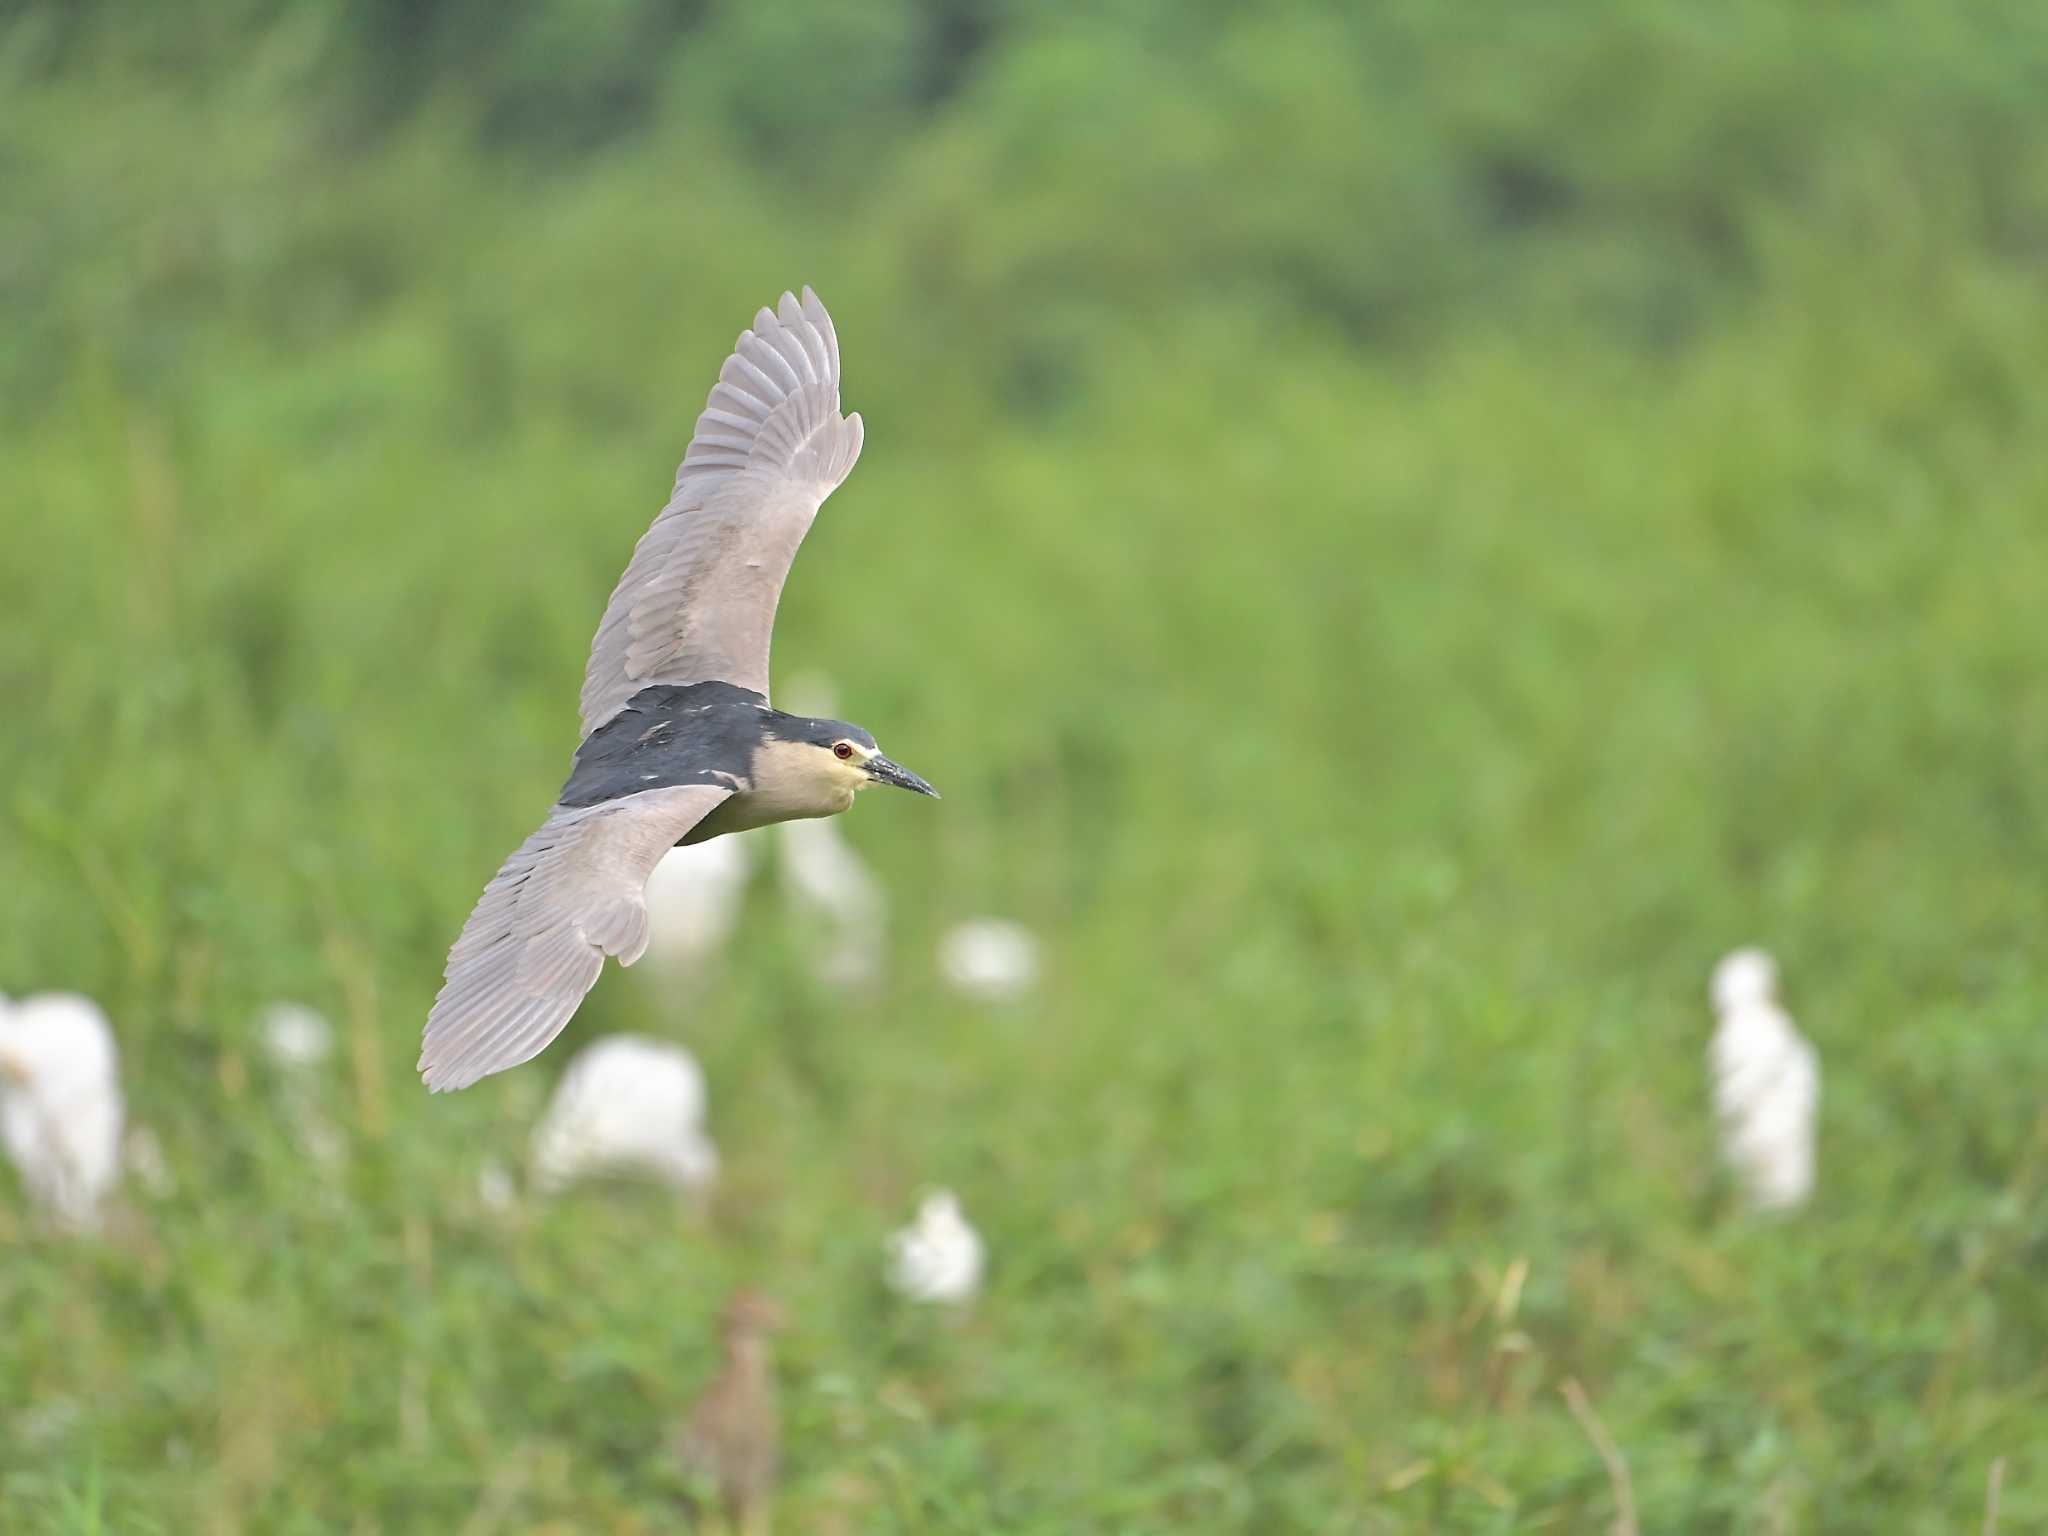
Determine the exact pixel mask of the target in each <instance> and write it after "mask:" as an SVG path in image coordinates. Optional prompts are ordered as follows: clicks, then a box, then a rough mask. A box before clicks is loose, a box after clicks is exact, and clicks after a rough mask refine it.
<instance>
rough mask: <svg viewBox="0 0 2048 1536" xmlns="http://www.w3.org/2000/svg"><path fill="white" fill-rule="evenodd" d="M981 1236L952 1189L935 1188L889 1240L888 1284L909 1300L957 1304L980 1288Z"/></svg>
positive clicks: (971, 1297) (970, 1297)
mask: <svg viewBox="0 0 2048 1536" xmlns="http://www.w3.org/2000/svg"><path fill="white" fill-rule="evenodd" d="M983 1258H984V1254H983V1250H982V1243H981V1234H980V1233H979V1232H977V1231H975V1230H974V1228H973V1227H972V1226H970V1225H969V1224H968V1221H967V1217H966V1215H965V1214H964V1213H963V1212H962V1211H961V1209H960V1201H959V1199H958V1197H956V1196H955V1195H954V1193H953V1192H952V1191H951V1190H950V1189H937V1190H933V1191H932V1192H931V1193H930V1194H928V1195H926V1196H925V1197H924V1199H923V1200H922V1201H920V1202H919V1204H918V1207H917V1219H916V1220H915V1221H913V1222H912V1223H911V1224H910V1225H909V1226H907V1227H905V1228H904V1229H903V1230H902V1231H900V1232H897V1233H895V1234H893V1235H892V1236H891V1237H890V1239H889V1284H890V1286H891V1287H892V1288H893V1289H894V1290H895V1291H897V1292H898V1293H899V1294H900V1295H903V1296H906V1297H908V1298H909V1299H910V1300H912V1301H922V1302H942V1303H951V1304H955V1305H957V1304H959V1303H962V1302H966V1301H970V1300H972V1299H973V1297H974V1294H975V1292H977V1291H978V1290H980V1289H981V1270H982V1263H983Z"/></svg>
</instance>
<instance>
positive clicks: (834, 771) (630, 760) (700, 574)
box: [419, 288, 938, 1091]
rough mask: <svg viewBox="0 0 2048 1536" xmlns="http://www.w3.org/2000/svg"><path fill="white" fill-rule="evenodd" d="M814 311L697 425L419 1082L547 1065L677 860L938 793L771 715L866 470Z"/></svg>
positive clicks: (762, 345)
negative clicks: (772, 688)
mask: <svg viewBox="0 0 2048 1536" xmlns="http://www.w3.org/2000/svg"><path fill="white" fill-rule="evenodd" d="M860 444H861V425H860V417H859V416H858V415H853V416H841V415H840V414H839V341H838V338H837V337H836V336H835V335H834V334H833V331H832V320H831V317H830V316H828V315H827V314H826V313H825V306H824V305H823V304H820V303H819V302H818V296H817V295H816V294H814V293H812V292H811V290H810V289H808V288H806V289H805V290H804V295H803V298H802V299H801V300H798V299H797V298H796V297H795V296H794V295H792V294H787V293H785V294H784V295H783V296H782V303H781V305H780V307H779V308H778V309H776V310H774V311H769V310H766V309H764V310H762V311H761V312H760V313H759V314H758V315H757V316H756V317H755V319H754V328H753V329H752V330H750V331H744V332H742V333H741V335H740V339H739V341H738V342H737V343H736V344H735V346H734V348H733V353H732V356H731V357H729V358H727V359H726V360H725V366H724V367H723V368H721V369H720V370H719V371H718V383H717V385H716V386H715V387H714V388H713V389H712V391H711V398H710V399H709V400H708V401H707V402H706V404H705V406H704V411H703V414H702V415H700V416H699V417H698V418H697V430H696V434H695V436H693V437H692V438H691V439H690V446H689V450H688V451H687V452H686V453H685V454H684V455H683V462H682V466H681V468H679V469H678V470H677V471H676V482H675V490H674V492H673V494H671V495H670V497H669V502H668V505H667V506H666V507H664V508H662V510H661V515H660V516H659V517H657V518H655V520H654V525H653V526H652V527H651V528H649V529H648V530H647V532H646V533H645V534H644V535H643V536H642V537H641V540H640V544H639V547H638V548H637V549H635V550H634V551H633V559H632V562H631V563H630V564H629V565H627V567H626V574H625V575H624V576H622V577H621V578H620V579H619V585H618V587H617V589H616V590H615V591H614V592H613V593H612V600H611V604H610V606H609V607H607V608H606V609H605V614H604V620H603V622H602V623H600V624H599V625H598V627H597V639H596V640H595V641H594V642H593V643H592V645H591V648H590V664H589V667H588V669H587V670H586V671H585V673H584V677H583V744H582V746H580V747H578V748H577V749H576V763H575V767H574V769H573V770H572V771H571V772H570V774H569V781H568V783H566V784H565V785H563V786H562V793H561V796H560V798H559V799H558V800H557V802H556V804H555V808H554V810H553V811H552V812H551V813H550V814H549V816H548V819H547V820H546V822H544V823H543V824H542V826H541V829H540V830H539V831H538V832H536V833H534V834H533V836H531V837H529V838H528V839H527V840H526V841H525V842H524V843H523V844H521V845H520V848H519V851H518V852H517V853H515V854H513V855H512V857H511V858H509V859H507V860H506V861H505V864H504V867H503V868H501V869H500V870H499V871H498V874H497V877H496V878H495V879H493V880H492V881H491V883H490V884H489V885H488V886H486V887H485V888H484V894H483V899H482V900H480V901H479V902H478V903H477V904H476V910H475V911H474V912H472V913H471V914H470V918H469V921H468V923H467V924H465V925H464V927H463V930H462V936H461V937H460V938H458V939H457V940H456V941H455V947H454V948H453V949H451V950H450V951H449V952H448V969H447V980H446V982H445V983H444V984H443V985H442V988H441V994H440V996H439V997H437V998H436V999H435V1000H434V1007H433V1011H432V1012H431V1013H430V1014H429V1015H428V1017H427V1027H426V1035H425V1040H424V1042H423V1044H422V1046H421V1050H420V1062H419V1066H420V1072H421V1075H422V1076H424V1077H425V1078H426V1081H427V1086H428V1087H429V1088H432V1089H435V1090H437V1091H438V1090H440V1089H444V1088H464V1087H467V1086H468V1085H469V1084H471V1083H473V1082H475V1081H476V1080H477V1079H478V1078H480V1077H486V1076H488V1075H489V1074H491V1073H493V1072H502V1071H504V1070H505V1069H506V1068H507V1067H513V1066H517V1065H518V1064H519V1063H520V1062H522V1061H527V1060H530V1059H531V1058H532V1057H534V1056H535V1055H537V1054H539V1052H540V1051H541V1050H542V1049H544V1048H545V1047H546V1045H547V1043H548V1042H549V1041H550V1040H552V1039H554V1038H555V1036H556V1035H558V1034H560V1033H561V1031H562V1026H563V1025H565V1024H567V1023H568V1022H569V1017H570V1015H571V1014H573V1013H574V1012H575V1011H576V1007H577V1005H578V1004H579V1003H581V1002H582V1000H583V996H584V994H585V993H587V992H588V991H589V990H590V989H591V987H592V986H593V985H595V984H596V981H597V976H598V972H599V971H601V970H603V969H604V957H605V956H606V955H613V956H616V957H617V958H618V960H619V962H620V964H622V965H631V964H632V963H633V962H634V961H635V960H637V959H638V958H639V957H640V954H641V952H642V951H643V950H645V949H646V947H647V904H646V894H645V893H646V886H647V877H648V875H649V874H650V873H651V872H652V871H653V869H654V866H655V864H656V863H657V862H659V861H660V859H661V856H662V854H663V853H665V852H667V851H668V849H669V848H671V847H673V846H675V845H677V844H681V843H700V842H703V841H704V840H705V839H707V838H713V837H719V836H722V835H723V834H725V833H727V832H743V831H746V830H747V829H749V828H751V827H761V826H766V825H768V824H769V823H771V822H778V821H793V820H796V819H798V818H800V817H806V816H833V815H837V814H838V813H839V812H841V811H843V810H845V809H846V808H847V807H849V806H850V805H852V804H853V797H854V795H855V794H856V793H858V792H859V791H860V790H862V789H865V788H866V787H867V786H868V785H870V784H894V785H896V786H898V787H899V788H902V789H910V790H915V791H916V792H917V793H919V794H921V795H936V794H937V793H938V791H936V790H934V789H933V788H932V787H931V785H929V784H927V783H925V781H924V780H923V779H921V778H919V777H918V776H917V775H916V774H914V773H912V772H910V770H908V769H907V768H902V767H899V766H898V765H897V764H895V763H892V762H891V761H889V759H888V758H886V757H884V756H883V755H882V752H881V749H880V748H878V747H877V746H876V745H875V738H874V737H873V736H871V735H869V734H868V733H867V732H866V731H864V730H862V729H861V728H860V727H859V726H857V725H849V724H848V723H847V722H846V721H844V720H817V719H811V718H808V717H805V716H801V715H789V714H784V713H782V712H781V711H779V710H776V709H774V708H771V707H770V705H769V703H768V642H769V635H770V632H771V631H772V630H773V628H774V624H775V605H776V602H777V600H778V599H779V598H780V597H781V595H782V583H783V580H784V578H785V577H787V576H788V574H789V567H790V562H791V561H792V560H794V559H795V557H796V550H797V546H798V545H799V544H801V543H802V542H803V537H804V534H805V533H806V532H807V531H808V530H809V529H810V526H811V520H812V519H813V518H814V517H815V516H817V512H818V508H819V507H820V506H821V505H822V504H823V503H824V500H825V498H826V497H827V496H829V495H831V494H832V491H833V488H834V487H836V486H837V485H838V484H839V482H840V481H842V480H844V479H845V478H846V476H847V474H848V472H849V471H850V470H852V468H853V463H854V460H855V459H857V458H858V457H859V456H860Z"/></svg>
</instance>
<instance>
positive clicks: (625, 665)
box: [583, 288, 860, 736]
mask: <svg viewBox="0 0 2048 1536" xmlns="http://www.w3.org/2000/svg"><path fill="white" fill-rule="evenodd" d="M859 456H860V417H859V416H858V415H857V414H856V415H853V416H844V417H842V416H841V415H840V414H839V339H838V337H837V336H835V335H834V334H833V331H832V318H831V316H829V315H827V314H826V313H825V306H824V305H823V304H821V303H819V302H818V296H817V295H816V294H815V293H813V292H811V290H810V289H809V288H806V289H804V296H803V298H802V299H801V300H799V299H797V298H796V297H795V296H794V295H793V294H787V293H785V294H784V295H783V296H782V303H781V306H780V308H779V309H777V310H775V311H772V312H771V311H769V310H765V309H764V310H762V311H761V312H760V314H758V315H756V316H755V317H754V328H753V329H752V330H750V331H742V332H741V333H740V339H739V341H738V342H737V343H735V344H734V347H733V354H732V356H731V357H728V358H727V359H726V360H725V366H724V367H723V368H721V369H719V370H718V384H717V386H716V387H715V388H714V389H713V390H712V391H711V398H710V399H709V400H708V401H706V402H705V406H704V412H703V414H702V415H700V416H699V417H698V418H697V431H696V435H695V436H694V437H692V438H691V439H690V447H689V450H688V452H686V453H685V454H684V455H683V462H682V466H681V467H680V468H679V469H677V471H676V484H675V490H674V492H673V493H672V494H671V495H670V497H669V502H668V505H667V506H666V507H664V508H662V510H661V515H660V516H659V517H657V518H655V520H654V524H653V526H652V527H650V528H649V529H648V530H647V532H646V533H645V534H643V535H642V536H641V539H640V543H639V546H638V547H637V548H636V549H635V550H634V551H633V559H632V563H631V564H629V565H628V566H627V567H626V574H625V575H624V576H622V577H620V578H619V585H618V587H617V589H616V590H614V591H613V593H612V600H611V603H610V605H609V606H608V607H607V608H606V609H605V612H604V621H603V623H601V624H599V625H598V628H597V638H596V640H595V641H593V642H592V644H591V647H590V666H589V668H588V670H587V671H586V672H585V673H584V676H583V734H584V735H586V736H588V735H589V734H590V733H591V732H592V731H594V730H596V729H597V728H598V727H599V726H600V725H603V724H604V723H605V721H607V720H609V719H611V717H612V716H613V715H615V714H617V713H618V712H619V710H620V708H621V707H623V706H624V704H625V702H626V701H627V700H628V699H630V698H631V697H632V696H633V695H634V694H636V693H638V692H639V691H640V690H641V689H642V688H645V687H647V686H648V685H649V684H650V683H676V684H686V683H699V682H706V681H713V680H715V681H720V682H728V683H737V684H738V685H739V686H740V687H742V688H751V689H753V690H754V692H756V693H758V694H761V695H762V696H763V697H764V698H765V697H766V696H767V693H768V640H769V633H770V631H771V630H772V629H773V628H774V624H775V605H776V602H777V601H778V600H779V599H780V598H781V596H782V583H783V580H784V578H786V577H787V576H788V575H789V566H790V562H791V561H792V560H794V559H795V558H796V548H797V545H799V544H801V543H802V542H803V537H804V534H805V533H807V532H808V531H809V530H810V526H811V519H812V518H813V517H815V516H816V515H817V512H818V508H819V507H820V506H821V505H822V504H823V503H824V500H825V498H826V497H827V496H829V495H831V494H832V490H833V487H835V486H837V485H838V484H839V482H840V481H842V480H844V479H845V478H846V476H847V473H848V472H849V471H850V470H851V469H852V468H853V461H854V460H855V459H856V458H858V457H859Z"/></svg>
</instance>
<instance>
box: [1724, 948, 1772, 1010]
mask: <svg viewBox="0 0 2048 1536" xmlns="http://www.w3.org/2000/svg"><path fill="white" fill-rule="evenodd" d="M1707 992H1708V995H1709V996H1710V997H1711V998H1712V999H1713V1003H1714V1012H1715V1013H1716V1014H1717V1015H1718V1014H1728V1013H1733V1012H1734V1011H1735V1010H1736V1009H1738V1008H1746V1007H1748V1006H1749V1005H1750V1004H1752V1003H1776V1002H1777V1000H1778V962H1777V961H1775V960H1773V959H1772V958H1771V957H1770V956H1769V955H1768V954H1766V953H1765V952H1764V951H1763V950H1761V949H1755V948H1745V949H1734V950H1730V951H1729V952H1728V953H1727V954H1725V955H1723V956H1722V957H1721V959H1720V962H1719V963H1718V964H1716V965H1715V967H1714V974H1713V977H1712V979H1711V980H1710V981H1709V982H1708V983H1707Z"/></svg>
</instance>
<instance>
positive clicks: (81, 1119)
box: [0, 992, 125, 1232]
mask: <svg viewBox="0 0 2048 1536" xmlns="http://www.w3.org/2000/svg"><path fill="white" fill-rule="evenodd" d="M124 1114H125V1111H124V1107H123V1104H122V1100H121V1080H120V1057H119V1053H118V1052H117V1050H116V1049H115V1046H114V1032H113V1030H112V1029H111V1028H110V1027H109V1026H108V1024H107V1016H106V1015H105V1014H103V1013H101V1012H100V1010H99V1009H98V1007H96V1006H95V1005H94V1004H93V1003H92V1002H91V1001H90V1000H89V999H86V998H83V997H79V996H76V995H75V994H72V993H68V992H47V993H44V994H42V995H41V996H39V997H31V998H26V999H24V1000H23V1001H21V1002H19V1003H8V1002H6V1001H5V1000H4V999H0V1142H4V1144H5V1145H6V1148H7V1154H8V1156H9V1157H11V1158H12V1159H13V1160H14V1166H15V1167H16V1168H18V1169H19V1170H20V1171H21V1181H22V1184H23V1185H24V1186H25V1187H26V1188H27V1190H28V1194H29V1198H30V1199H32V1200H33V1201H35V1203H36V1204H37V1205H39V1206H40V1207H42V1208H43V1210H45V1211H46V1212H48V1213H49V1215H50V1216H51V1218H52V1219H53V1220H54V1221H55V1222H56V1223H57V1225H59V1226H60V1227H64V1228H67V1229H69V1230H71V1231H75V1232H89V1231H93V1230H96V1229H97V1228H98V1226H99V1224H100V1207H101V1204H102V1203H103V1202H104V1201H105V1200H106V1198H107V1196H108V1194H109V1193H111V1192H112V1190H113V1187H114V1185H115V1183H116V1182H117V1181H118V1180H119V1178H120V1176H121V1126H122V1121H123V1118H124Z"/></svg>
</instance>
